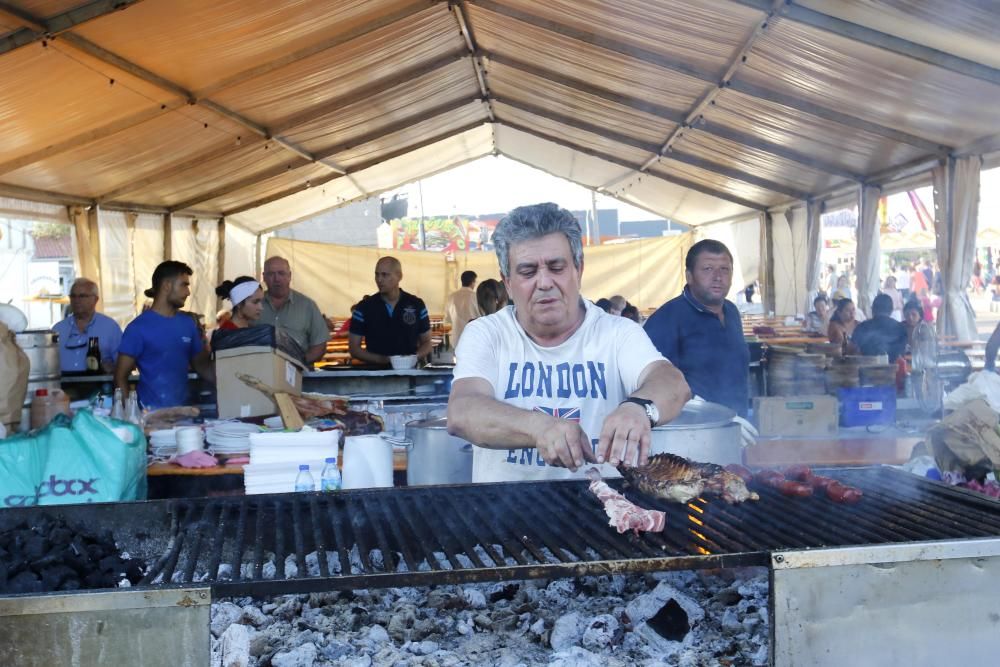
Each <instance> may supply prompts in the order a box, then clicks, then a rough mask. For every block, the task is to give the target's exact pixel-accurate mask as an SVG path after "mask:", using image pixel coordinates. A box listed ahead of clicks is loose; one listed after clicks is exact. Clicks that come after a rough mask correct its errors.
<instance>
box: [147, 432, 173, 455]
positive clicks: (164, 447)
mask: <svg viewBox="0 0 1000 667" xmlns="http://www.w3.org/2000/svg"><path fill="white" fill-rule="evenodd" d="M149 453H150V454H152V455H153V458H155V459H169V458H170V457H171V456H173V455H174V454H176V453H177V429H173V428H168V429H163V430H161V431H153V432H152V433H150V434H149Z"/></svg>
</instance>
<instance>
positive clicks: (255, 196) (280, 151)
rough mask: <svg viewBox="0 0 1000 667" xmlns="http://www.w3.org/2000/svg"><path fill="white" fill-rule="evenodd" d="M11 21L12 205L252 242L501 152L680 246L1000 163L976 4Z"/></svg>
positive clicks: (189, 0) (765, 4) (114, 1)
mask: <svg viewBox="0 0 1000 667" xmlns="http://www.w3.org/2000/svg"><path fill="white" fill-rule="evenodd" d="M81 2H82V0H15V1H14V2H8V1H5V2H2V3H0V73H2V77H3V79H2V80H3V81H4V82H5V85H4V86H3V87H2V89H0V156H2V157H0V195H8V196H20V197H27V198H33V199H37V200H40V201H51V202H66V203H70V202H72V203H99V204H101V205H103V206H107V207H110V208H114V207H119V208H122V207H124V208H135V209H137V210H139V209H141V210H146V211H164V212H168V211H169V212H180V211H185V212H188V213H194V214H197V215H210V216H218V215H225V216H226V217H227V218H229V219H230V220H232V221H233V222H236V223H238V224H240V225H242V226H244V227H246V228H247V229H249V230H250V231H254V232H257V231H263V230H267V229H272V228H275V227H277V226H280V225H284V224H288V223H290V222H293V221H295V220H299V219H301V218H304V217H308V216H310V215H312V214H314V213H317V212H319V211H321V210H325V209H328V208H331V207H334V206H338V205H341V204H343V203H345V202H349V201H353V200H355V199H358V198H362V197H366V196H371V195H374V194H378V193H380V192H383V191H385V190H386V189H391V188H393V187H396V186H398V185H401V184H403V183H406V182H409V181H412V180H414V179H417V178H420V177H423V176H426V175H428V174H430V173H434V172H437V171H440V170H442V169H446V168H448V167H451V166H454V165H457V164H461V163H463V162H467V161H469V160H471V159H475V158H476V157H481V156H483V155H489V154H504V155H506V156H508V157H510V158H512V159H515V160H518V161H520V162H523V163H525V164H529V165H531V166H534V167H537V168H539V169H542V170H544V171H547V172H549V173H552V174H554V175H557V176H561V177H563V178H567V179H569V180H572V181H575V182H577V183H580V184H581V185H584V186H586V187H589V188H592V189H596V190H599V191H601V192H605V193H607V194H609V195H611V196H615V197H618V198H620V199H623V200H625V201H628V202H630V203H633V204H636V205H638V206H642V207H644V208H646V209H648V210H650V211H653V212H656V213H659V214H661V215H664V216H666V217H670V218H672V219H675V220H679V221H682V222H685V223H688V224H701V223H705V222H710V221H713V220H720V219H726V218H732V217H733V216H738V215H743V214H746V215H752V214H753V213H754V212H755V211H757V210H761V209H765V208H768V207H779V206H783V205H786V204H787V203H788V202H790V201H793V200H797V199H803V198H810V197H817V196H824V195H826V194H829V193H831V192H835V191H837V190H838V189H843V188H845V187H850V186H851V185H852V184H856V183H858V182H873V183H880V182H883V181H884V180H886V179H889V178H892V177H894V176H895V175H896V174H897V173H912V172H913V171H914V170H916V171H919V170H921V169H926V168H927V165H928V164H930V163H931V162H933V161H934V160H936V159H939V158H940V157H941V156H943V155H946V154H948V153H956V154H961V153H962V152H963V151H970V150H974V151H981V152H992V151H997V150H1000V116H998V115H997V114H996V112H995V110H996V109H997V108H998V107H1000V47H998V46H997V41H996V35H997V34H1000V13H998V12H996V11H992V10H990V9H989V8H988V7H986V6H985V5H984V4H983V3H982V2H979V1H978V0H954V1H953V0H938V1H936V2H926V1H925V2H916V1H915V0H871V1H869V2H865V3H859V2H857V1H856V0H823V1H822V2H820V1H819V0H796V1H795V2H784V1H774V0H655V1H651V0H549V1H548V2H545V3H539V2H534V1H531V0H464V1H462V0H454V1H452V2H444V1H433V0H327V1H325V2H318V1H316V0H282V1H276V0H219V1H217V2H211V3H206V2H203V0H127V1H123V0H91V1H90V2H84V3H83V4H81Z"/></svg>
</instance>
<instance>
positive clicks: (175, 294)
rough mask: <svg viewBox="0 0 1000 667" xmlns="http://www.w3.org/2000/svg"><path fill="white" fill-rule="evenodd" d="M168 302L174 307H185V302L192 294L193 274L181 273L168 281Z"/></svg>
mask: <svg viewBox="0 0 1000 667" xmlns="http://www.w3.org/2000/svg"><path fill="white" fill-rule="evenodd" d="M167 285H168V286H169V291H168V292H167V303H169V304H170V305H171V306H173V307H174V308H183V307H184V302H186V301H187V298H188V297H189V296H191V276H186V275H183V274H181V275H179V276H177V277H176V278H174V279H173V280H170V281H168V282H167Z"/></svg>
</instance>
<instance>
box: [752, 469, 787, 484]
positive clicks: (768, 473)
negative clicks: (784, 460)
mask: <svg viewBox="0 0 1000 667" xmlns="http://www.w3.org/2000/svg"><path fill="white" fill-rule="evenodd" d="M753 479H754V481H755V482H757V483H758V484H761V485H763V486H771V487H774V488H778V485H779V484H781V483H782V482H784V481H785V476H784V475H782V474H781V473H780V472H778V471H777V470H761V471H760V472H758V473H756V474H755V475H754V476H753Z"/></svg>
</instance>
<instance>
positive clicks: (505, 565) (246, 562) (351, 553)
mask: <svg viewBox="0 0 1000 667" xmlns="http://www.w3.org/2000/svg"><path fill="white" fill-rule="evenodd" d="M822 472H823V474H828V475H830V476H833V477H836V478H838V479H841V480H842V481H844V482H846V483H848V484H851V485H853V486H857V487H859V488H861V489H863V491H864V494H865V496H864V499H863V500H862V501H861V502H860V503H858V504H857V505H837V504H834V503H832V502H830V501H829V500H827V499H825V498H821V497H814V498H789V497H785V496H782V495H781V494H780V493H778V492H777V491H775V490H773V489H768V488H765V489H759V488H758V489H756V490H757V491H758V492H759V493H760V495H761V499H760V501H758V502H748V503H744V504H742V505H727V504H726V503H724V502H722V501H721V500H705V499H701V498H699V499H697V500H695V501H693V502H691V503H689V504H688V505H677V504H672V503H659V502H655V503H650V501H649V500H647V499H644V498H641V497H639V496H636V495H634V493H633V492H632V491H626V495H628V496H630V497H631V498H632V499H633V500H636V501H638V502H639V503H640V504H642V505H644V506H647V507H649V506H653V507H656V508H657V509H661V510H664V511H665V512H666V513H667V527H666V530H664V532H663V533H659V534H657V533H641V534H640V535H639V536H634V535H632V534H625V535H620V534H618V533H617V532H616V531H615V530H614V529H613V528H611V527H609V526H608V525H607V518H606V516H605V514H604V512H603V509H602V508H601V505H600V502H599V501H598V500H597V499H596V498H595V497H594V496H593V495H592V494H591V493H590V492H589V491H588V490H587V484H586V482H581V481H570V482H527V483H508V484H482V485H464V486H445V487H415V488H404V489H371V490H361V491H347V492H340V493H337V494H331V495H327V494H319V493H314V494H285V495H272V496H246V497H225V498H202V499H184V500H173V501H155V502H149V503H141V504H138V505H135V506H133V505H90V506H66V507H60V508H25V509H18V510H7V511H5V512H4V513H0V530H2V529H3V528H4V525H5V524H6V523H7V521H8V520H9V521H10V522H17V521H20V520H23V519H24V518H27V517H26V516H25V514H31V513H33V512H50V513H59V514H62V515H63V516H64V517H65V518H66V519H67V520H70V521H72V520H73V519H74V516H76V517H77V518H78V519H80V520H82V518H83V517H86V521H87V522H88V523H89V524H91V525H95V524H96V525H100V526H102V527H105V526H106V527H109V528H112V529H113V530H115V534H116V539H118V540H119V542H120V543H122V546H123V548H129V544H128V537H123V535H124V534H125V533H128V532H129V531H128V530H126V528H127V524H129V522H130V521H131V522H133V523H138V522H140V521H143V519H144V518H145V521H146V524H145V526H146V530H148V531H149V532H151V533H155V531H156V529H157V527H158V528H159V530H160V531H161V532H162V537H163V538H165V539H163V544H164V545H165V546H163V547H162V548H160V549H159V550H158V551H157V552H156V557H155V558H153V559H151V560H152V562H153V566H152V567H151V569H150V571H149V573H148V574H147V576H146V578H145V579H144V580H143V581H142V582H141V583H140V584H139V586H140V587H143V586H145V587H150V586H163V585H190V584H192V583H201V584H202V585H209V586H211V588H212V589H213V592H214V593H215V594H217V595H234V596H238V595H254V596H266V595H277V594H287V593H298V592H312V591H322V590H333V589H350V588H378V587H390V586H406V585H433V584H446V583H464V582H472V581H488V580H509V579H522V578H534V577H565V576H580V575H587V574H611V573H624V572H643V571H659V570H671V569H697V568H712V567H729V566H736V565H767V564H768V563H769V554H770V552H771V551H775V550H780V549H801V548H818V547H835V546H852V545H863V544H883V543H892V542H911V541H924V540H946V539H967V538H975V537H995V536H1000V502H997V501H994V500H991V499H988V498H986V497H984V496H980V495H978V494H974V493H972V492H969V491H965V490H962V489H956V488H953V487H948V486H946V485H943V484H940V483H936V482H931V481H929V480H925V479H922V478H918V477H915V476H913V475H910V474H908V473H904V472H900V471H898V470H895V469H892V468H880V467H874V468H856V469H834V470H827V471H822ZM612 486H614V487H616V488H621V486H622V482H621V480H617V481H612ZM133 507H135V509H134V510H132V509H131V508H133ZM133 517H134V518H133ZM150 517H153V518H154V519H153V520H150ZM133 532H134V530H133ZM120 533H121V534H120ZM269 562H271V563H273V565H274V567H275V568H276V571H275V572H272V571H271V569H270V566H269V565H268V563H269ZM286 562H287V567H286ZM220 565H223V566H228V567H221V568H220ZM292 566H294V567H292ZM286 575H287V576H286Z"/></svg>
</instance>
